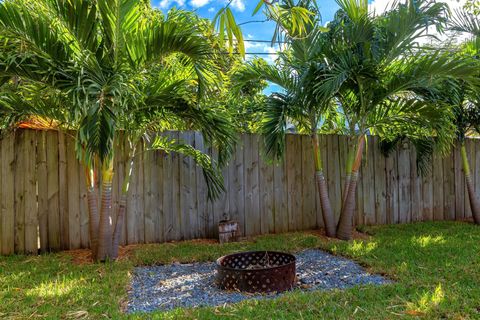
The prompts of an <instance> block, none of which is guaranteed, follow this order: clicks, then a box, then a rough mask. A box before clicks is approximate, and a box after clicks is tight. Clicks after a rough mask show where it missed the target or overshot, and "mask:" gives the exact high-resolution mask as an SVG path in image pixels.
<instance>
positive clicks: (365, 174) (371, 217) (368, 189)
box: [360, 137, 377, 225]
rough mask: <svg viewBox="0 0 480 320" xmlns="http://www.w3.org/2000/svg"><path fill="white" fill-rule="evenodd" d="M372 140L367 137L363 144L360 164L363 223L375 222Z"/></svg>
mask: <svg viewBox="0 0 480 320" xmlns="http://www.w3.org/2000/svg"><path fill="white" fill-rule="evenodd" d="M374 142H375V141H374V140H373V139H372V138H371V137H368V139H367V141H366V144H365V155H364V161H363V164H362V176H361V177H360V179H361V180H362V184H363V199H364V200H363V208H364V209H363V216H364V223H365V224H367V225H371V224H374V223H375V156H374V152H375V148H376V147H377V146H375V144H374Z"/></svg>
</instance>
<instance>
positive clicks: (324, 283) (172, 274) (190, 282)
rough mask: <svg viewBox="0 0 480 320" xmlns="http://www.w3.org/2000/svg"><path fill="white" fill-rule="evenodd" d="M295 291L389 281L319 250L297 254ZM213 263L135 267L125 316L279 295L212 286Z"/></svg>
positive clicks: (213, 276)
mask: <svg viewBox="0 0 480 320" xmlns="http://www.w3.org/2000/svg"><path fill="white" fill-rule="evenodd" d="M295 256H296V258H297V263H296V266H297V278H298V279H299V284H300V286H297V287H296V289H298V290H310V291H311V290H328V289H335V288H337V289H345V288H349V287H353V286H357V285H367V284H373V285H382V284H386V283H390V282H391V281H390V280H388V279H386V278H384V277H382V276H380V275H372V274H369V273H367V272H366V271H365V270H364V269H363V268H362V267H361V266H359V265H358V264H357V263H355V262H353V261H351V260H349V259H346V258H343V257H338V256H334V255H331V254H329V253H326V252H324V251H321V250H313V249H311V250H306V251H302V252H300V253H297V254H296V255H295ZM215 272H216V271H215V263H214V262H206V263H193V264H191V263H190V264H179V263H174V264H171V265H162V266H151V267H137V268H135V270H134V271H133V277H132V284H131V290H130V291H129V293H128V297H129V299H128V304H127V312H128V313H135V312H151V311H154V310H165V311H166V310H171V309H175V308H177V307H199V306H218V305H224V304H230V303H237V302H240V301H242V300H246V299H271V298H275V297H277V296H279V295H281V294H283V293H279V294H269V295H252V294H243V293H239V292H227V291H223V290H220V289H218V288H217V287H216V286H215V283H214V281H215Z"/></svg>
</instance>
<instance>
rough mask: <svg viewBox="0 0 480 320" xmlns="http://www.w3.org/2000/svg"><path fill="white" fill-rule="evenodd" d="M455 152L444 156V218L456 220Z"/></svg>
mask: <svg viewBox="0 0 480 320" xmlns="http://www.w3.org/2000/svg"><path fill="white" fill-rule="evenodd" d="M455 153H456V151H454V152H453V153H452V154H450V155H448V156H446V157H445V158H443V181H442V183H443V208H444V209H443V214H444V217H443V219H445V220H455V210H456V202H455ZM459 174H460V172H459ZM462 190H463V188H462ZM462 199H463V197H462ZM462 206H463V201H462Z"/></svg>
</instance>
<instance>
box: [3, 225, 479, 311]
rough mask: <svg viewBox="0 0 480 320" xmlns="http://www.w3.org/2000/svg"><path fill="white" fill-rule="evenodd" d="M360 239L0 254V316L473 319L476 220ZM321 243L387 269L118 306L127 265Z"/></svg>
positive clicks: (303, 237) (386, 230) (269, 239)
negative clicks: (349, 280) (251, 291)
mask: <svg viewBox="0 0 480 320" xmlns="http://www.w3.org/2000/svg"><path fill="white" fill-rule="evenodd" d="M366 230H367V231H368V232H369V233H371V234H372V237H371V239H369V240H365V241H352V242H340V241H328V242H326V241H324V240H323V239H321V238H318V237H316V236H315V235H312V234H308V233H294V234H286V235H274V236H263V237H258V238H256V239H255V240H254V241H253V242H245V243H235V244H227V245H224V246H221V245H218V244H209V243H199V242H180V243H174V244H163V245H145V246H141V247H140V248H139V249H138V250H136V251H135V252H134V253H133V255H132V256H131V258H130V259H129V260H126V261H121V262H117V263H112V264H105V265H102V264H97V265H82V266H78V265H75V264H73V263H72V262H71V258H70V257H69V256H66V255H65V254H49V255H43V256H39V257H26V256H12V257H0V318H2V319H3V318H7V319H8V318H19V319H24V318H29V317H31V318H48V319H57V318H67V319H69V318H73V319H78V318H89V319H91V318H94V319H95V318H98V319H100V318H105V317H110V318H134V319H143V318H148V319H151V318H154V319H170V318H175V319H176V318H178V319H212V318H224V319H237V318H238V319H353V318H355V319H391V318H402V319H410V318H411V319H414V318H427V319H442V318H445V319H480V228H479V227H477V226H473V225H470V224H466V223H419V224H413V225H401V226H388V227H373V228H367V229H366ZM312 247H321V248H324V249H327V250H329V251H331V252H333V253H335V254H339V255H344V256H348V257H351V258H353V259H354V260H356V261H358V262H359V263H361V264H362V265H364V266H366V267H367V268H368V269H369V270H370V271H372V272H379V273H384V274H386V275H388V276H389V277H391V278H392V279H395V283H393V284H389V285H386V286H381V287H375V286H363V287H356V288H352V289H348V290H344V291H339V290H334V291H328V292H300V291H294V292H290V293H287V294H285V295H283V296H282V297H280V298H277V299H272V300H263V301H245V302H242V303H239V304H236V305H230V306H227V307H217V308H199V309H177V310H173V311H170V312H167V313H162V312H157V313H153V314H137V315H133V316H130V317H128V316H126V315H124V314H122V312H121V308H120V306H121V305H122V303H123V302H124V301H125V298H126V289H127V287H128V283H129V272H130V271H131V270H132V268H133V266H135V265H142V264H155V263H169V262H173V261H179V262H191V261H206V260H214V259H216V258H217V257H219V256H220V255H223V254H226V253H230V252H235V251H238V250H254V249H262V250H263V249H275V250H286V251H290V252H294V251H298V250H302V249H304V248H312Z"/></svg>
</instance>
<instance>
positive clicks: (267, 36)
mask: <svg viewBox="0 0 480 320" xmlns="http://www.w3.org/2000/svg"><path fill="white" fill-rule="evenodd" d="M227 2H228V1H227V0H152V5H153V6H154V7H157V8H160V9H161V10H163V11H168V10H169V9H170V8H172V7H177V8H181V9H186V10H193V11H197V12H198V14H199V15H200V16H202V17H206V18H209V19H212V18H213V17H214V16H215V14H216V13H217V12H218V10H219V9H220V8H222V7H223V6H225V4H226V3H227ZM257 3H258V0H233V1H232V3H231V8H232V10H233V12H234V14H235V19H236V20H237V23H239V24H240V23H243V22H248V21H253V20H255V21H256V20H264V19H265V16H264V15H263V14H262V13H261V12H259V13H258V14H256V15H255V16H253V17H252V12H253V10H254V9H255V7H256V5H257ZM318 4H319V7H320V12H321V14H322V20H323V22H327V21H329V20H331V19H332V17H333V14H334V13H335V11H336V10H337V8H338V6H337V4H336V3H335V0H321V1H318ZM274 26H275V24H274V23H272V22H263V23H249V24H245V25H242V31H243V34H244V35H245V39H247V40H271V39H272V36H273V31H274ZM246 49H247V50H246V51H247V52H274V51H275V49H274V48H270V44H268V43H254V42H250V41H249V42H247V43H246ZM262 57H264V58H266V59H267V60H268V56H263V55H262ZM272 57H274V56H272ZM272 57H270V59H271V58H272Z"/></svg>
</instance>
